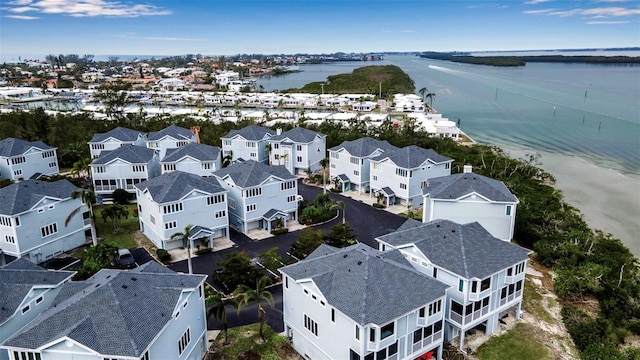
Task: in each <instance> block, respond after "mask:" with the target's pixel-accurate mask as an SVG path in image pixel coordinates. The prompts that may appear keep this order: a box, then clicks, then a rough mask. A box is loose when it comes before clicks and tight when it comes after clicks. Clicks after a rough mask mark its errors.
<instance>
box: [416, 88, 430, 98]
mask: <svg viewBox="0 0 640 360" xmlns="http://www.w3.org/2000/svg"><path fill="white" fill-rule="evenodd" d="M428 92H429V90H427V88H426V87H423V88H422V89H420V90H418V93H419V94H420V96H421V97H422V101H426V99H425V97H424V96H425V95H426V94H427V93H428Z"/></svg>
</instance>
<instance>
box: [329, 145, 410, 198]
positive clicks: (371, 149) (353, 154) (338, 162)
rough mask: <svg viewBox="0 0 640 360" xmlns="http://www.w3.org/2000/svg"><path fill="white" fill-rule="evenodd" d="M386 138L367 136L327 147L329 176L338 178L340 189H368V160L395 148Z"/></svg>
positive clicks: (363, 190)
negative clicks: (379, 138) (377, 138)
mask: <svg viewBox="0 0 640 360" xmlns="http://www.w3.org/2000/svg"><path fill="white" fill-rule="evenodd" d="M397 149H398V148H397V147H395V146H393V145H391V144H389V142H387V141H386V140H376V139H372V138H369V137H364V138H359V139H356V140H352V141H344V142H342V144H340V145H338V146H334V147H332V148H331V149H329V176H330V178H331V179H335V178H336V177H337V178H338V179H340V184H341V187H342V191H349V190H358V192H359V193H363V192H367V191H369V181H370V177H369V174H370V169H369V160H370V159H373V158H375V157H377V156H378V155H381V154H382V153H384V152H385V151H392V150H397Z"/></svg>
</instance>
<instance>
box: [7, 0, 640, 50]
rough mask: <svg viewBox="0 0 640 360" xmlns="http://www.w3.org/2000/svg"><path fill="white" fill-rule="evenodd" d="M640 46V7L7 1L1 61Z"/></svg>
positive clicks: (393, 1)
mask: <svg viewBox="0 0 640 360" xmlns="http://www.w3.org/2000/svg"><path fill="white" fill-rule="evenodd" d="M638 46H640V0H568V1H567V0H565V1H554V0H497V1H483V0H449V1H445V0H421V1H412V0H343V1H335V0H274V1H272V0H254V1H250V0H1V1H0V56H1V57H2V58H4V61H7V58H8V57H16V58H17V57H18V56H21V57H22V58H29V59H33V58H44V56H45V55H47V54H78V55H81V56H82V55H85V54H91V55H95V56H101V55H184V54H202V55H232V54H242V53H247V54H291V53H314V54H317V53H333V52H340V51H341V52H384V51H500V50H543V49H577V48H610V47H638Z"/></svg>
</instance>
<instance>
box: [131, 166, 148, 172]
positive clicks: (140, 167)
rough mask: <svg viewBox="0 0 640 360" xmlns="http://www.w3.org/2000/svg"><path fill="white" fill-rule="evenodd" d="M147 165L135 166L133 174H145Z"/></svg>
mask: <svg viewBox="0 0 640 360" xmlns="http://www.w3.org/2000/svg"><path fill="white" fill-rule="evenodd" d="M145 169H146V166H145V165H133V172H145V171H146V170H145Z"/></svg>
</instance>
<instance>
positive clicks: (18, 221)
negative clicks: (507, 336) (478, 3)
mask: <svg viewBox="0 0 640 360" xmlns="http://www.w3.org/2000/svg"><path fill="white" fill-rule="evenodd" d="M15 220H16V226H20V217H19V216H16V217H15ZM9 225H11V224H9ZM522 267H523V268H524V264H522Z"/></svg>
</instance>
